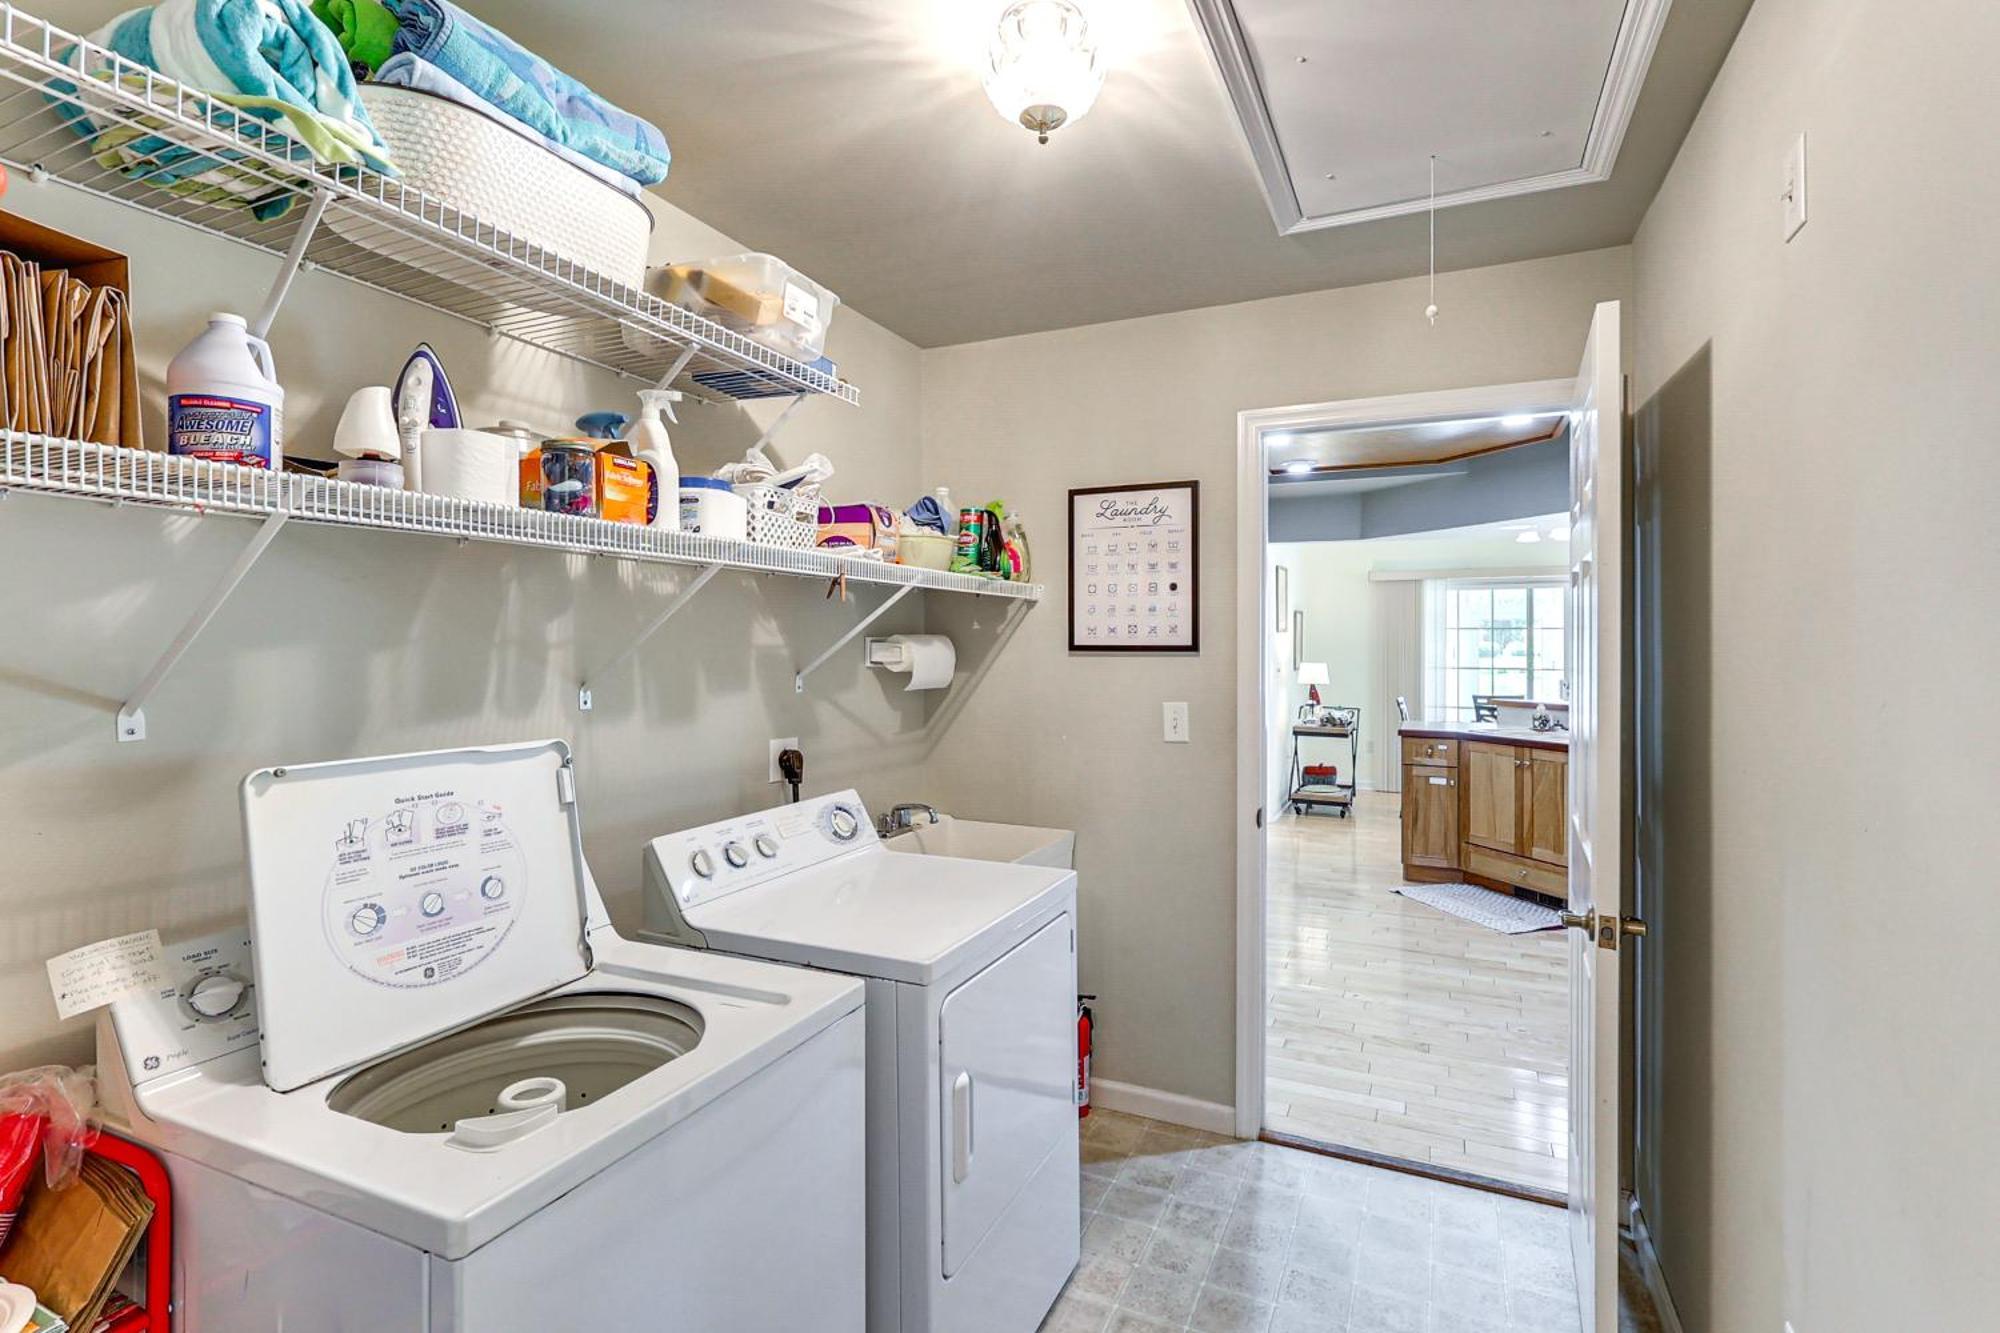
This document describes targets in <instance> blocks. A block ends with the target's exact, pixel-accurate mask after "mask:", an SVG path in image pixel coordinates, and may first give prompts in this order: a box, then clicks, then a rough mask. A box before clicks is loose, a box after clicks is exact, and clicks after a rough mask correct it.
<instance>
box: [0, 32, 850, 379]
mask: <svg viewBox="0 0 2000 1333" xmlns="http://www.w3.org/2000/svg"><path fill="white" fill-rule="evenodd" d="M79 50H80V52H81V55H80V56H77V55H74V54H73V52H75V51H79ZM66 56H67V57H70V60H69V61H66V60H65V57H66ZM80 113H81V114H86V115H87V116H88V117H89V119H90V120H91V121H92V122H94V123H95V124H96V125H97V126H98V127H99V128H100V129H105V128H107V127H116V129H117V131H118V132H119V133H120V134H121V135H123V134H125V133H126V132H129V134H130V141H129V142H128V143H127V145H126V147H125V149H124V150H123V151H124V154H125V157H124V160H122V161H120V160H116V159H114V160H113V161H112V162H111V163H110V164H107V163H106V162H104V161H100V160H99V159H98V158H96V157H94V156H93V155H92V153H91V148H90V145H89V143H88V142H86V140H85V139H84V138H83V137H81V136H79V135H78V134H77V132H76V130H75V128H74V127H73V126H72V125H71V123H70V122H71V121H72V120H74V119H76V117H77V116H78V115H79V114H80ZM151 144H158V145H162V147H159V148H154V149H151V150H150V151H148V148H147V146H148V145H151ZM189 150H192V151H194V152H198V153H202V154H214V155H216V156H217V157H218V158H219V159H220V163H221V164H226V166H227V167H228V169H229V171H230V173H231V174H232V176H234V177H235V179H236V180H237V181H238V182H239V183H242V184H244V185H246V186H248V187H249V189H250V190H251V191H252V192H254V193H255V195H256V196H257V197H258V198H259V199H260V200H263V201H266V203H267V204H268V205H269V206H265V207H260V208H259V209H258V210H257V211H256V212H252V211H251V209H249V208H247V207H244V206H243V205H242V203H241V202H239V201H238V200H237V199H234V198H232V199H231V200H230V201H229V202H226V203H223V202H217V201H216V200H215V199H213V198H211V197H207V196H206V195H203V194H196V193H190V192H181V191H176V190H174V189H172V188H170V186H171V184H172V180H171V179H170V178H171V176H172V175H173V173H174V172H175V170H176V168H179V169H181V170H184V169H185V166H186V156H187V151H189ZM0 161H4V162H5V163H6V164H7V165H8V166H9V167H10V168H12V169H13V170H15V171H16V172H17V173H26V174H27V175H28V176H29V178H30V179H32V180H37V181H39V180H45V179H50V180H59V181H62V182H63V183H65V184H68V185H71V186H74V187H76V188H78V189H81V190H85V191H88V192H89V193H91V194H94V195H98V196H100V197H102V198H106V199H111V200H114V201H116V202H118V203H121V204H126V205H129V206H131V207H134V208H139V209H144V210H145V211H147V212H149V213H153V214H156V215H158V216H161V217H165V218H168V219H171V220H172V221H175V222H179V223H182V224H183V225H185V226H189V227H193V228H195V229H196V230H199V231H203V232H206V233H209V234H210V235H215V236H222V237H226V238H227V239H229V240H232V241H237V242H240V243H242V244H244V245H248V246H253V247H255V248H256V249H259V250H263V251H266V252H268V253H271V254H274V255H279V256H284V255H286V254H287V253H288V251H289V250H290V249H291V248H292V246H293V243H294V241H295V240H296V239H297V238H298V237H299V235H300V232H301V230H302V229H303V228H306V227H310V226H312V220H313V219H314V218H315V215H316V213H317V210H314V209H312V208H310V207H309V204H310V202H311V200H312V199H313V197H314V196H315V195H323V196H324V197H325V199H326V207H325V215H324V219H323V220H324V222H325V223H326V224H327V225H324V226H318V227H314V228H313V229H312V230H311V231H310V233H309V234H308V240H307V244H306V248H305V255H304V258H305V262H306V263H307V264H309V265H311V266H314V267H317V268H320V269H323V270H325V271H327V272H329V273H335V274H338V275H340V276H341V277H344V278H348V279H351V280H352V281H355V282H359V283H362V284H364V285H366V286H369V287H374V288H376V289H378V290H380V291H384V292H388V293H390V294H392V295H395V296H400V297H403V298H405V299H407V300H411V301H415V302H417V303H419V304H421V305H424V306H428V307H429V308H431V309H433V310H437V311H441V312H443V313H445V314H448V315H455V316H457V317H458V318H460V319H464V320H469V321H471V322H472V323H474V324H478V325H480V326H482V327H484V328H486V329H487V330H489V331H491V332H493V333H496V334H500V335H504V336H506V337H510V338H516V339H519V340H520V341H522V342H524V343H528V344H531V345H533V346H535V347H540V348H544V349H546V350H548V351H550V352H554V353H556V354H558V355H560V356H565V357H569V358H572V359H574V360H577V361H582V362H586V363H588V364H590V365H594V366H598V367H600V368H602V369H605V370H610V371H614V372H616V373H618V374H622V375H629V376H632V377H634V378H637V379H644V380H651V381H655V382H658V381H661V380H663V379H666V378H668V377H669V376H671V377H672V380H673V382H674V383H677V384H680V385H681V386H682V387H684V388H687V389H689V390H691V391H692V392H694V393H696V394H699V395H707V394H712V393H718V392H719V393H722V394H725V395H727V396H729V397H734V398H771V397H781V396H795V395H800V394H821V395H826V396H829V397H834V398H839V399H841V400H842V401H844V402H847V403H857V402H859V401H860V391H859V390H858V389H856V388H855V387H854V386H853V385H851V384H848V383H846V382H845V381H842V380H840V379H839V378H837V377H835V376H833V375H829V374H827V373H826V372H825V371H824V370H822V369H820V368H817V367H815V366H812V365H808V364H807V363H805V362H802V361H797V360H794V359H792V358H790V357H787V356H783V355H781V354H779V353H777V352H774V351H772V350H771V349H770V348H768V347H764V346H762V345H761V344H759V343H755V342H752V341H751V340H750V339H748V338H746V337H744V336H743V335H741V334H739V333H737V332H735V331H733V330H731V329H726V328H724V327H722V326H721V325H719V324H716V323H714V322H713V321H711V320H706V319H703V318H701V317H700V316H699V315H695V314H693V313H691V312H689V311H686V310H682V309H680V308H679V307H678V306H672V305H668V304H667V303H666V302H664V301H662V300H660V299H659V298H658V297H656V296H653V295H651V294H650V293H648V292H645V291H643V290H641V289H638V288H635V287H633V286H630V285H629V284H626V283H623V282H617V281H614V280H612V279H610V278H607V277H605V276H604V275H603V274H600V273H596V272H594V271H592V270H590V269H588V268H585V267H584V266H582V265H581V264H578V263H576V262H574V261H572V260H570V259H566V258H564V257H563V256H562V255H560V254H558V253H556V252H555V251H552V250H548V249H545V248H543V247H542V246H539V245H534V244H531V243H529V242H527V241H523V240H520V239H518V238H516V237H514V236H511V235H509V234H508V233H507V232H505V231H502V230H501V229H499V228H497V227H495V226H493V225H492V224H491V223H485V222H481V221H480V220H479V219H478V218H477V217H475V216H473V215H472V214H470V213H466V212H463V211H461V210H459V209H456V208H453V207H451V206H449V205H447V204H443V203H440V202H439V201H438V200H436V199H434V198H431V197H430V196H428V195H426V194H424V192H423V191H421V190H418V189H415V188H413V187H410V186H407V185H404V184H402V183H401V182H399V181H397V180H394V179H392V178H390V177H386V176H382V175H380V174H378V173H376V172H373V171H368V170H366V169H361V168H355V167H344V166H333V165H330V164H327V163H322V162H319V161H316V160H315V159H314V158H313V157H312V155H311V152H310V150H308V149H307V148H306V146H305V145H304V144H303V143H302V142H301V141H299V140H298V139H296V138H294V137H293V136H292V135H290V134H288V133H286V132H285V130H284V129H283V128H282V127H281V126H279V125H276V124H271V123H268V122H265V121H262V120H259V119H256V118H254V117H251V116H247V115H243V114H240V113H238V112H237V111H236V110H235V109H233V108H232V107H230V106H229V105H228V104H226V103H224V102H220V101H217V100H215V99H213V98H210V97H208V96H205V95H204V94H202V93H201V92H199V91H197V90H195V89H192V88H188V87H185V86H183V85H181V84H179V83H176V82H175V81H173V80H172V79H169V78H167V77H166V76H164V75H162V74H158V73H156V72H154V71H153V70H150V69H148V68H146V67H145V66H142V65H137V64H134V63H133V62H131V61H129V60H126V59H124V58H123V57H122V56H119V55H116V54H114V53H112V52H110V51H107V50H105V49H104V48H103V47H100V46H97V45H95V44H92V43H89V42H85V41H84V40H83V39H82V38H80V37H78V36H76V35H75V34H73V33H69V32H65V31H64V30H62V29H61V28H57V27H55V26H54V25H52V24H50V23H47V22H45V21H44V20H42V19H39V18H37V17H35V16H34V15H32V14H29V13H27V12H25V11H23V10H20V9H17V8H16V7H15V6H13V5H11V4H7V3H0ZM287 201H289V202H290V204H291V206H290V207H282V205H283V204H284V203H285V202H287ZM274 214H275V216H274ZM362 241H365V242H366V244H362V243H360V242H362ZM696 376H700V377H701V378H700V379H699V380H697V379H696Z"/></svg>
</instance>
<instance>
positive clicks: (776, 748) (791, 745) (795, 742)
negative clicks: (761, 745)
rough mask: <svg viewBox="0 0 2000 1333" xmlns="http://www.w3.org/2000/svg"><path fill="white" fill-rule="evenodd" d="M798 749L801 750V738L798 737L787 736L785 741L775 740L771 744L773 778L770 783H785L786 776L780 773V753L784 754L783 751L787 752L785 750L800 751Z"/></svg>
mask: <svg viewBox="0 0 2000 1333" xmlns="http://www.w3.org/2000/svg"><path fill="white" fill-rule="evenodd" d="M798 748H799V738H798V737H797V736H786V737H784V738H783V739H781V740H773V741H772V742H771V777H770V781H772V782H783V781H784V780H785V775H784V774H783V773H780V772H779V771H778V755H779V753H780V752H782V751H785V750H796V749H798Z"/></svg>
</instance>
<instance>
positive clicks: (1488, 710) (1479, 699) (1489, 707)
mask: <svg viewBox="0 0 2000 1333" xmlns="http://www.w3.org/2000/svg"><path fill="white" fill-rule="evenodd" d="M1526 697H1527V696H1526V695H1522V694H1475V695H1473V696H1472V720H1473V721H1474V722H1498V721H1499V720H1500V702H1501V700H1503V699H1525V698H1526Z"/></svg>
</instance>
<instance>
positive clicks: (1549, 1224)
mask: <svg viewBox="0 0 2000 1333" xmlns="http://www.w3.org/2000/svg"><path fill="white" fill-rule="evenodd" d="M1083 1162H1084V1166H1083V1172H1084V1176H1083V1206H1084V1233H1083V1260H1082V1262H1081V1263H1080V1264H1079V1265H1078V1267H1077V1271H1076V1275H1075V1276H1074V1277H1073V1278H1072V1279H1071V1280H1070V1283H1069V1286H1068V1288H1067V1289H1066V1290H1065V1291H1064V1293H1063V1295H1062V1297H1061V1299H1060V1300H1059V1301H1058V1302H1057V1304H1056V1307H1055V1309H1054V1310H1053V1311H1052V1312H1051V1313H1050V1315H1049V1317H1048V1319H1047V1321H1046V1322H1044V1323H1043V1325H1042V1328H1043V1330H1044V1333H1152V1331H1154V1330H1163V1329H1173V1330H1194V1331H1195V1333H1241V1331H1245V1330H1248V1331H1253V1333H1577V1330H1578V1321H1577V1312H1576V1296H1575V1286H1574V1279H1573V1273H1572V1269H1571V1265H1570V1252H1569V1240H1568V1235H1567V1230H1566V1227H1567V1218H1566V1215H1565V1214H1564V1213H1563V1212H1562V1210H1560V1209H1557V1208H1551V1207H1549V1206H1547V1205H1544V1204H1536V1203H1528V1202H1525V1201H1522V1200H1517V1199H1510V1198H1504V1197H1501V1196H1498V1195H1494V1194H1489V1193H1484V1192H1481V1191H1478V1190H1473V1189H1468V1188H1465V1187H1463V1186H1456V1185H1444V1184H1439V1183H1436V1182H1433V1181H1428V1180H1423V1179H1420V1178H1418V1177H1415V1176H1410V1175H1404V1174H1401V1173H1398V1172H1394V1171H1388V1170H1383V1169H1380V1168H1376V1167H1368V1166H1361V1165H1358V1164H1356V1163H1353V1162H1345V1161H1340V1160H1338V1159H1335V1158H1331V1157H1322V1156H1318V1155H1316V1154H1313V1153H1307V1152H1301V1151H1298V1150H1296V1149H1292V1148H1281V1147H1278V1146H1276V1145H1274V1144H1268V1143H1239V1142H1235V1141H1232V1140H1227V1139H1223V1138H1220V1137H1218V1136H1216V1135H1212V1134H1201V1133H1198V1132H1196V1131H1193V1130H1186V1129H1181V1128H1179V1127H1176V1126H1171V1125H1163V1124H1160V1123H1158V1122H1155V1121H1148V1120H1140V1119H1136V1118H1134V1117H1131V1116H1123V1115H1117V1114H1115V1113H1112V1112H1105V1111H1099V1112H1097V1113H1095V1114H1093V1115H1092V1116H1091V1117H1090V1118H1089V1119H1088V1120H1087V1121H1085V1122H1084V1142H1083Z"/></svg>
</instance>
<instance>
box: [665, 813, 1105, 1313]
mask: <svg viewBox="0 0 2000 1333" xmlns="http://www.w3.org/2000/svg"><path fill="white" fill-rule="evenodd" d="M644 862H645V877H646V884H645V928H644V930H643V931H642V936H643V937H645V938H651V939H658V940H661V941H666V942H672V943H676V944H684V945H690V946H694V947H698V948H704V949H708V950H711V951H716V952H722V953H728V954H735V955H743V956H748V957H753V958H763V959H770V960H772V961H775V962H782V963H794V964H799V965H802V966H804V967H809V968H814V969H818V970H821V971H826V972H834V973H841V974H845V975H848V976H854V977H861V978H864V979H865V980H866V982H867V987H868V1327H869V1329H870V1330H871V1333H1033V1330H1034V1329H1035V1328H1036V1327H1037V1326H1038V1325H1039V1324H1040V1323H1041V1321H1042V1318H1043V1317H1044V1316H1045V1315H1046V1314H1047V1313H1048V1310H1049V1307H1050V1306H1051V1305H1052V1304H1053V1303H1054V1301H1055V1298H1056V1296H1057V1295H1058V1294H1059V1293H1060V1292H1061V1290H1062V1287H1063V1284H1064V1283H1065V1282H1066V1281H1067V1280H1068V1279H1069V1275H1070V1273H1071V1271H1072V1270H1073V1269H1074V1268H1075V1267H1076V1263H1077V1259H1078V1251H1079V1228H1078V1207H1079V1202H1078V1194H1079V1181H1078V1171H1079V1163H1078V1152H1079V1148H1078V1134H1077V1113H1076V1104H1075V1091H1074V1090H1075V1080H1076V873H1075V872H1074V871H1072V870H1069V869H1057V868H1050V867H1045V866H1027V865H1003V864H998V863H995V862H990V861H965V860H957V859H954V858H950V857H939V856H897V855H892V854H890V853H888V852H887V851H885V850H884V848H883V846H882V843H881V841H880V839H878V838H877V837H876V834H875V830H874V828H873V826H872V825H871V824H870V823H869V820H868V812H867V810H866V809H865V808H864V807H863V806H862V804H861V799H860V797H859V796H857V795H856V794H855V793H854V792H851V791H848V792H842V793H840V794H838V795H834V796H826V797H819V798H815V799H813V800H809V801H805V802H802V803H800V804H796V805H787V806H780V807H778V808H776V809H773V810H766V811H763V812H761V813H758V814H752V815H745V816H742V817H739V818H736V819H728V820H722V821H720V822H718V823H715V824H710V825H707V826H705V827H703V828H698V829H691V830H688V831H686V832H683V833H675V834H670V835H668V836H666V837H662V838H656V839H654V840H653V841H652V842H651V843H650V844H648V846H647V848H646V852H645V857H644Z"/></svg>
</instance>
